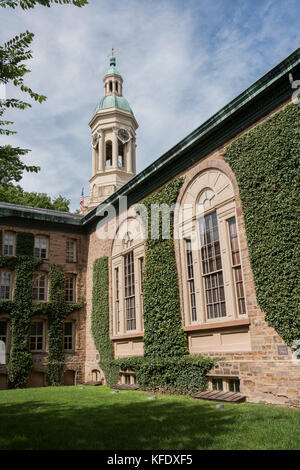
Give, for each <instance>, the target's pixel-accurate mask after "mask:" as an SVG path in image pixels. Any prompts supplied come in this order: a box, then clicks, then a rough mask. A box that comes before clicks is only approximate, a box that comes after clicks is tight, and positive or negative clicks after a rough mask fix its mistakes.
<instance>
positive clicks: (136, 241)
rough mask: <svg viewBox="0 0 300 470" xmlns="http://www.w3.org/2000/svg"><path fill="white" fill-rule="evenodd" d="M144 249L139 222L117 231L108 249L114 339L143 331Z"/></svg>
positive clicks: (132, 221) (129, 221) (127, 223)
mask: <svg viewBox="0 0 300 470" xmlns="http://www.w3.org/2000/svg"><path fill="white" fill-rule="evenodd" d="M144 257H145V249H144V233H143V226H142V224H141V221H140V219H139V218H137V217H136V218H135V217H128V218H126V219H125V220H123V221H122V222H121V224H120V226H119V227H118V231H117V233H116V236H115V239H114V242H113V246H112V273H111V275H112V299H113V300H112V304H111V306H112V331H113V335H114V336H119V335H120V336H122V335H126V334H130V335H133V334H137V335H140V333H142V331H143V266H144V259H145V258H144Z"/></svg>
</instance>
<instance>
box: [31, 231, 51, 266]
mask: <svg viewBox="0 0 300 470" xmlns="http://www.w3.org/2000/svg"><path fill="white" fill-rule="evenodd" d="M43 242H46V243H45V245H46V246H45V247H44V246H43ZM42 250H46V253H45V255H44V254H43V252H42ZM42 255H43V256H42ZM34 257H35V258H40V259H43V260H48V259H49V237H47V236H44V235H36V236H35V237H34Z"/></svg>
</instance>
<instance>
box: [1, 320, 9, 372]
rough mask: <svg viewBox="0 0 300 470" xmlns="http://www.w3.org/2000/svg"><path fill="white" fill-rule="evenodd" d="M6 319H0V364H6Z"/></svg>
mask: <svg viewBox="0 0 300 470" xmlns="http://www.w3.org/2000/svg"><path fill="white" fill-rule="evenodd" d="M7 325H8V323H7V321H0V364H6V351H7Z"/></svg>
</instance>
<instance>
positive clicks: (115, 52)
mask: <svg viewBox="0 0 300 470" xmlns="http://www.w3.org/2000/svg"><path fill="white" fill-rule="evenodd" d="M119 51H120V49H117V50H116V51H115V48H114V47H112V48H111V55H109V56H108V57H109V58H110V59H109V65H110V66H112V65H116V58H115V56H114V54H117V52H119Z"/></svg>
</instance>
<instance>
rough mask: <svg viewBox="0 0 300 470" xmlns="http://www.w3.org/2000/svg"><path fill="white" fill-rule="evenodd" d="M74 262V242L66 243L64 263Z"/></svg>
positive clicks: (68, 241)
mask: <svg viewBox="0 0 300 470" xmlns="http://www.w3.org/2000/svg"><path fill="white" fill-rule="evenodd" d="M75 262H76V240H67V241H66V263H75Z"/></svg>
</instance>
